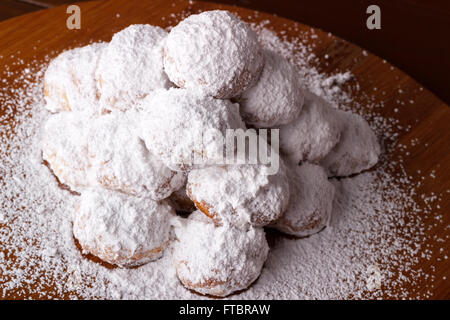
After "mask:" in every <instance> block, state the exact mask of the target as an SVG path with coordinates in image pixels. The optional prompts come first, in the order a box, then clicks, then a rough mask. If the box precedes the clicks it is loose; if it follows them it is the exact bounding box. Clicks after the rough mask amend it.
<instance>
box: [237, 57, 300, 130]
mask: <svg viewBox="0 0 450 320" xmlns="http://www.w3.org/2000/svg"><path fill="white" fill-rule="evenodd" d="M263 54H264V68H263V71H262V72H261V76H260V77H259V80H258V82H257V83H256V84H255V85H254V86H253V87H251V88H250V89H248V90H246V91H244V92H243V93H242V95H241V96H240V97H239V102H240V105H241V114H242V117H243V118H244V121H245V122H246V123H249V124H252V125H254V126H255V127H258V128H261V127H263V128H264V127H265V128H270V127H274V126H278V125H282V124H286V123H288V122H291V121H293V120H295V119H296V118H297V117H298V116H299V115H300V111H301V110H302V106H303V102H304V92H303V89H302V83H301V79H300V76H299V72H298V70H297V68H296V67H295V66H294V65H293V64H291V63H290V62H289V61H288V60H287V59H286V58H284V57H283V56H282V55H280V54H278V53H276V52H274V51H272V50H269V49H264V50H263Z"/></svg>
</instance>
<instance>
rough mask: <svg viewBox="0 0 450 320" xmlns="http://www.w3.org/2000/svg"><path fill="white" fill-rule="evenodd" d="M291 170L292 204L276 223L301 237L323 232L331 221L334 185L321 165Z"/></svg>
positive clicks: (303, 166) (285, 230)
mask: <svg viewBox="0 0 450 320" xmlns="http://www.w3.org/2000/svg"><path fill="white" fill-rule="evenodd" d="M288 172H289V174H288V176H289V190H290V194H291V196H290V198H289V199H290V200H289V206H288V208H287V210H286V211H285V212H284V214H283V216H282V217H281V218H279V219H278V220H277V221H276V222H275V223H274V224H272V226H273V227H274V228H275V229H277V230H279V231H281V232H284V233H287V234H290V235H293V236H297V237H306V236H309V235H312V234H314V233H317V232H319V231H321V230H322V229H323V228H325V227H326V226H327V225H328V223H329V221H330V217H331V211H332V208H333V198H334V192H335V190H334V186H333V184H331V182H329V181H328V177H327V174H326V172H325V170H324V169H323V168H322V167H320V166H318V165H314V164H309V163H304V164H302V165H301V166H297V165H293V166H291V167H289V169H288Z"/></svg>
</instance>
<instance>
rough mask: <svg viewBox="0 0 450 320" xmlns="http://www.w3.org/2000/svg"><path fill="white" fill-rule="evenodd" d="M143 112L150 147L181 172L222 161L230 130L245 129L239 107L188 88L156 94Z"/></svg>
mask: <svg viewBox="0 0 450 320" xmlns="http://www.w3.org/2000/svg"><path fill="white" fill-rule="evenodd" d="M142 109H143V110H145V113H143V115H142V121H141V127H142V130H141V131H142V136H143V138H144V140H145V143H146V145H147V148H148V149H149V150H152V152H154V153H155V154H157V155H158V156H160V157H161V159H162V160H163V162H164V163H165V164H166V165H167V166H168V167H169V168H171V169H172V170H177V171H180V170H188V169H192V168H196V167H202V166H205V165H209V164H216V163H217V162H222V161H223V159H222V158H223V152H224V139H225V137H226V130H227V129H235V128H245V125H244V123H243V122H242V119H241V117H240V115H239V106H238V105H237V104H233V103H231V102H230V101H228V100H218V99H214V98H212V97H208V96H204V95H202V94H200V93H198V92H194V91H190V90H186V89H169V90H160V91H158V92H155V93H154V94H152V95H151V96H149V97H147V98H146V99H144V101H143V103H142Z"/></svg>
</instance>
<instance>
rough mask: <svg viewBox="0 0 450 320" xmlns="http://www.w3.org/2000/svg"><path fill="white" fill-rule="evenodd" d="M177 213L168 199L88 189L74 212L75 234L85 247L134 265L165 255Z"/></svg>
mask: <svg viewBox="0 0 450 320" xmlns="http://www.w3.org/2000/svg"><path fill="white" fill-rule="evenodd" d="M173 214H174V212H173V209H172V208H171V207H170V206H169V204H168V203H167V202H165V201H153V200H151V199H149V198H144V197H133V196H129V195H124V194H122V193H120V192H114V191H109V190H106V189H96V190H94V189H88V190H86V191H84V192H83V193H82V194H81V198H80V205H79V208H77V210H76V211H75V213H74V221H73V234H74V236H75V238H76V239H78V242H79V243H80V245H81V247H82V248H83V250H84V251H87V252H89V253H91V254H93V255H95V256H97V257H99V258H100V259H102V260H103V261H106V262H108V263H110V264H114V265H117V266H120V267H132V266H137V265H142V264H144V263H147V262H149V261H153V260H156V259H158V258H160V257H161V256H162V254H163V251H164V248H165V247H166V245H167V243H168V241H169V232H170V219H171V217H172V215H173Z"/></svg>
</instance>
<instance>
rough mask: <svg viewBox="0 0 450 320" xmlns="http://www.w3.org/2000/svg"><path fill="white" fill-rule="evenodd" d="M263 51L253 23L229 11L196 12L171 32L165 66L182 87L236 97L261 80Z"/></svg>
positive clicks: (168, 73) (173, 79) (210, 93)
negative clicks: (259, 78)
mask: <svg viewBox="0 0 450 320" xmlns="http://www.w3.org/2000/svg"><path fill="white" fill-rule="evenodd" d="M262 67H263V56H262V50H261V47H260V45H259V43H258V39H257V36H256V33H255V32H254V31H253V30H252V29H251V28H250V26H249V25H248V24H247V23H245V22H243V21H242V20H240V19H239V18H238V17H236V16H235V15H234V14H232V13H230V12H228V11H222V10H215V11H206V12H203V13H200V14H193V15H191V16H189V17H188V18H186V19H184V20H183V21H181V22H180V23H179V24H178V25H177V26H175V27H174V28H173V29H172V30H171V31H170V33H169V36H168V37H167V41H166V44H165V48H164V68H165V70H166V72H167V75H168V76H169V78H170V80H172V82H174V83H175V84H176V85H178V86H179V87H181V88H191V89H192V88H196V89H199V90H201V91H202V92H204V93H205V94H208V95H211V96H213V97H216V98H221V99H225V98H232V97H234V96H237V95H239V94H240V93H241V92H243V91H244V90H245V89H247V88H249V87H250V86H251V85H253V84H254V83H255V81H256V80H257V78H258V76H259V74H260V72H261V70H262Z"/></svg>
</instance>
